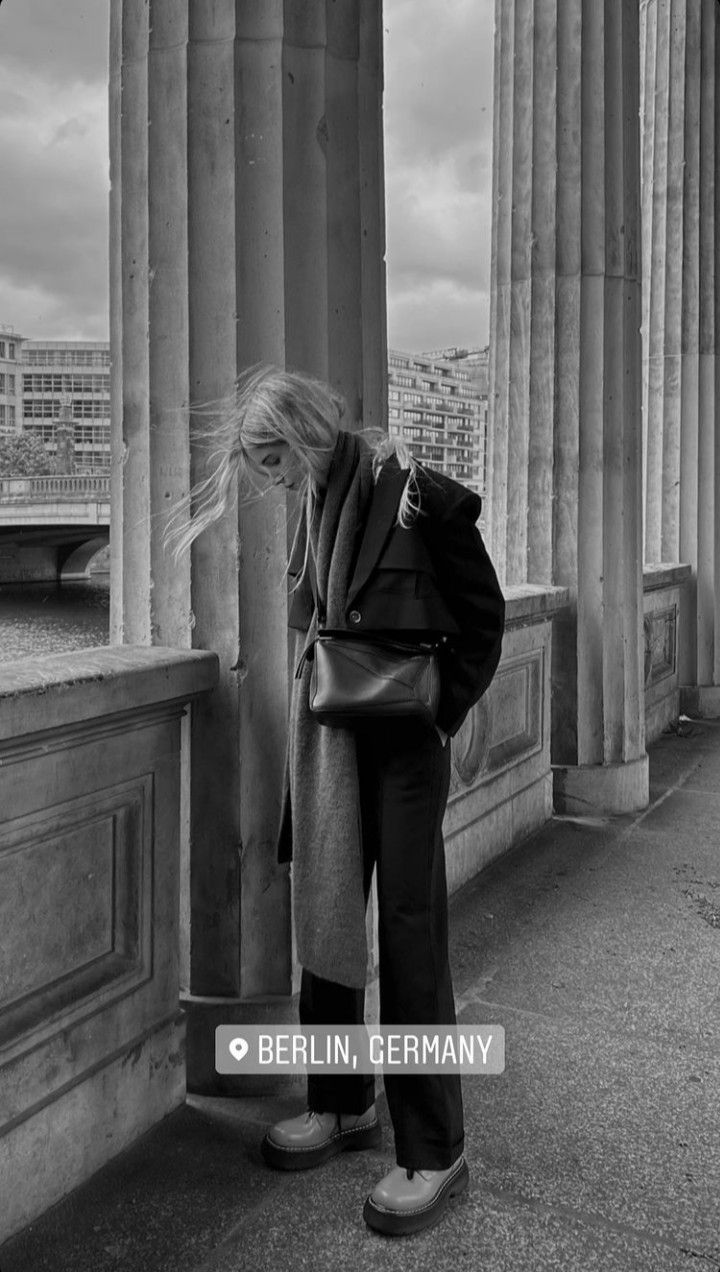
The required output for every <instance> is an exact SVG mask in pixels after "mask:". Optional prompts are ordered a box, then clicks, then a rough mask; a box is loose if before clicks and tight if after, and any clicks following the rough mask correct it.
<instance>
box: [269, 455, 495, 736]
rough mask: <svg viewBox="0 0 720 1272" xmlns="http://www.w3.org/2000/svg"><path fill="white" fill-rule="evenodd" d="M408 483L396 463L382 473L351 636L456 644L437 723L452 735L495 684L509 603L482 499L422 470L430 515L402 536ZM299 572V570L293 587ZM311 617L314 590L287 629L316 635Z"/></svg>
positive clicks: (355, 585) (363, 541)
mask: <svg viewBox="0 0 720 1272" xmlns="http://www.w3.org/2000/svg"><path fill="white" fill-rule="evenodd" d="M406 479H407V472H406V471H403V470H402V469H401V468H400V466H399V464H398V462H397V459H396V458H395V457H394V456H393V457H392V458H391V459H389V460H388V461H387V462H386V463H385V464H384V465H383V468H382V471H381V472H380V475H379V477H378V480H377V483H376V485H375V488H374V491H373V496H372V500H371V504H370V510H369V513H368V516H367V519H366V521H365V525H364V527H363V528H361V531H360V542H359V544H358V546H357V550H356V555H355V564H354V569H353V574H352V580H351V583H350V588H349V591H348V599H347V605H346V607H345V614H344V619H345V626H347V628H348V629H349V630H352V631H354V632H363V631H365V632H368V633H369V632H374V631H384V632H392V633H394V634H398V633H402V634H403V635H404V636H408V637H411V636H413V635H414V636H416V637H420V638H427V637H428V636H446V637H447V641H446V642H445V643H444V644H443V646H442V652H441V655H440V680H441V695H440V705H439V709H438V715H437V723H438V725H439V727H440V728H441V729H443V730H444V732H445V733H448V734H450V735H452V734H454V733H457V731H458V729H459V728H460V726H461V724H462V722H463V720H464V719H465V717H466V715H467V714H468V712H469V711H470V708H471V707H472V706H473V704H474V703H476V702H477V701H478V699H479V698H480V697H482V695H483V693H484V692H485V690H486V689H487V688H488V685H489V684H490V681H491V680H492V678H493V675H494V674H495V670H496V668H497V665H498V662H499V661H500V650H501V644H502V634H503V628H504V621H505V602H504V600H503V596H502V592H501V591H500V586H499V584H498V581H497V576H496V574H495V570H494V569H493V566H492V563H491V561H490V558H489V556H488V554H487V551H486V550H485V545H484V544H483V541H482V537H481V535H480V532H479V530H478V529H477V526H476V524H475V522H476V521H477V518H478V517H479V516H480V509H481V506H482V501H481V499H480V496H479V495H476V494H474V493H473V492H472V491H470V490H468V489H467V488H466V487H465V486H461V485H460V483H459V482H456V481H453V480H452V478H451V477H446V476H445V475H444V474H443V473H438V472H435V471H434V470H433V469H429V468H424V467H423V468H419V469H418V486H419V490H420V506H421V509H422V512H421V514H420V516H419V517H417V518H416V520H415V523H414V525H413V526H411V527H410V528H409V529H403V527H401V526H398V525H397V524H396V521H397V512H398V506H399V503H400V497H401V495H402V491H403V487H404V485H405V481H406ZM299 568H300V563H298V562H291V566H290V574H291V577H292V574H293V572H295V573H297V572H298V571H299ZM312 613H313V595H312V589H311V586H310V582H309V580H306V581H304V583H303V584H302V585H301V586H300V587H299V588H298V589H297V590H296V591H295V592H294V593H293V595H292V600H291V605H290V613H289V616H288V623H289V625H290V626H291V627H295V628H298V629H299V630H301V631H307V628H308V627H309V625H310V621H311V618H312Z"/></svg>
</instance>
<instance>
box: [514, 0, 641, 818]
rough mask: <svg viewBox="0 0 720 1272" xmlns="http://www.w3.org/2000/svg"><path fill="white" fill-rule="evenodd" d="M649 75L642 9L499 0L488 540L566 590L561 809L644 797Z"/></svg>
mask: <svg viewBox="0 0 720 1272" xmlns="http://www.w3.org/2000/svg"><path fill="white" fill-rule="evenodd" d="M638 89H639V59H638V11H637V8H636V7H635V6H633V5H628V4H626V3H623V0H600V2H599V3H597V4H590V3H587V2H583V0H568V3H563V4H559V3H558V2H557V0H498V3H497V8H496V60H495V160H494V205H493V206H494V216H495V226H494V234H493V262H492V318H491V339H492V338H493V337H494V341H495V347H494V349H493V352H492V357H491V384H490V409H491V429H492V435H493V453H494V456H493V496H492V503H493V529H492V543H493V551H494V555H495V557H496V559H497V560H498V563H499V566H500V570H501V573H502V574H503V575H504V579H505V581H506V583H508V584H521V583H542V584H552V585H559V586H566V587H568V588H569V589H570V595H571V606H570V609H569V611H568V614H567V617H566V619H565V620H564V621H560V622H558V623H557V624H556V627H555V659H554V694H553V763H554V771H555V794H556V805H557V807H558V809H559V810H576V811H577V810H583V811H590V810H598V809H604V810H611V811H623V810H628V809H631V808H639V807H643V806H644V804H645V803H646V802H647V798H648V779H647V756H646V753H645V739H644V695H643V682H642V675H641V667H642V660H641V634H642V575H641V438H642V428H641V395H640V389H641V354H640V275H639V264H640V261H639V257H640V238H639V235H640V218H639V185H640V153H639V129H638V109H639V101H638Z"/></svg>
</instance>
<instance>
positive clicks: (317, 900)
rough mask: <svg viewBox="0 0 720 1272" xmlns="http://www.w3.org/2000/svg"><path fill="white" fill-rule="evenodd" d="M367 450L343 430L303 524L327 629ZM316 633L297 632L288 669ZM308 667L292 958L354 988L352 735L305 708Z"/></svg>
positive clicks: (297, 717)
mask: <svg viewBox="0 0 720 1272" xmlns="http://www.w3.org/2000/svg"><path fill="white" fill-rule="evenodd" d="M372 489H373V478H372V452H371V450H370V447H369V446H368V445H367V443H366V442H365V441H364V440H363V439H362V438H359V437H358V436H357V435H356V434H354V433H347V432H344V431H341V432H340V433H339V435H338V439H337V444H336V446H335V451H334V454H333V459H332V463H331V466H330V471H329V475H328V486H327V490H326V493H325V501H324V503H323V505H322V508H321V510H320V514H319V517H318V518H316V520H315V524H314V526H313V527H312V528H311V531H310V533H311V540H312V541H313V546H314V549H315V552H314V555H315V561H316V572H317V588H318V595H319V596H320V597H321V598H324V600H325V609H326V623H325V626H327V627H329V628H332V627H343V626H344V625H345V622H344V611H345V604H346V600H347V592H348V587H349V585H350V577H351V570H352V567H353V563H354V558H355V552H356V549H357V547H358V546H359V537H360V534H361V532H362V529H363V527H364V524H365V518H366V516H367V512H368V508H369V505H370V500H371V498H372ZM316 633H317V613H316V614H315V615H314V617H313V620H312V624H311V626H310V629H309V631H308V633H307V635H302V634H300V633H298V639H297V648H296V650H295V655H296V665H297V662H298V661H299V659H300V655H301V653H302V651H303V649H304V648H305V647H306V645H307V644H308V642H309V641H310V640H312V639H313V638H314V636H315V635H316ZM311 671H312V664H311V663H310V662H308V661H307V660H305V662H304V665H303V669H302V675H301V678H299V679H297V678H296V679H295V680H294V681H293V688H292V698H291V705H290V728H289V739H288V760H289V776H290V802H291V808H292V841H293V876H292V882H293V917H294V923H295V940H296V948H297V953H298V958H299V960H300V963H301V964H302V966H303V967H305V968H307V970H308V971H310V972H313V973H314V975H316V976H320V977H322V978H323V979H325V980H329V981H335V982H337V983H338V984H340V985H348V986H350V987H352V988H361V987H363V986H364V985H365V980H366V976H367V941H366V935H365V897H364V893H363V852H362V828H361V821H360V792H359V785H358V773H357V756H356V750H355V736H354V734H353V732H352V731H351V730H350V729H335V728H328V727H327V726H324V725H321V724H318V722H317V720H316V719H315V717H314V716H313V715H312V714H311V712H310V707H309V685H310V675H311Z"/></svg>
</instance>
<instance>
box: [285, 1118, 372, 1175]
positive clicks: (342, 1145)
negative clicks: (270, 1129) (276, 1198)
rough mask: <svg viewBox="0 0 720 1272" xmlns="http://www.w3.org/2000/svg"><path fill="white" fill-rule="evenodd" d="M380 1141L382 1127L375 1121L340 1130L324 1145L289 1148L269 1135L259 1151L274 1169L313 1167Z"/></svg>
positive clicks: (309, 1168)
mask: <svg viewBox="0 0 720 1272" xmlns="http://www.w3.org/2000/svg"><path fill="white" fill-rule="evenodd" d="M381 1143H382V1127H381V1126H380V1123H379V1122H378V1121H375V1122H370V1124H369V1125H368V1126H361V1127H358V1128H354V1127H352V1128H349V1129H348V1130H346V1131H337V1132H336V1133H335V1134H334V1135H331V1136H330V1139H327V1140H323V1142H322V1144H316V1145H315V1146H314V1147H313V1148H288V1147H286V1146H283V1145H282V1144H276V1143H275V1141H274V1140H272V1139H270V1135H269V1134H267V1135H266V1136H265V1138H264V1140H263V1142H262V1144H261V1145H260V1151H261V1152H262V1155H263V1157H264V1159H265V1161H266V1162H267V1164H268V1166H272V1167H273V1169H274V1170H311V1169H312V1168H313V1167H314V1166H322V1164H323V1162H327V1161H329V1160H330V1158H331V1157H337V1156H338V1155H339V1154H340V1153H359V1152H362V1151H363V1149H367V1148H380V1145H381Z"/></svg>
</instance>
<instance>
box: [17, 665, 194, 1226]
mask: <svg viewBox="0 0 720 1272" xmlns="http://www.w3.org/2000/svg"><path fill="white" fill-rule="evenodd" d="M217 674H218V660H217V657H216V655H215V654H211V653H204V652H201V651H183V650H172V649H162V648H153V649H149V648H137V647H133V646H117V647H110V648H102V649H84V650H80V651H76V652H73V653H65V654H56V655H51V656H48V657H44V658H32V659H27V660H24V661H21V662H15V663H6V664H4V665H3V666H2V667H1V668H0V1139H1V1141H2V1152H0V1196H1V1197H2V1199H3V1201H2V1208H1V1209H0V1242H2V1241H3V1240H5V1239H6V1238H7V1237H9V1236H10V1235H12V1234H13V1233H14V1232H16V1231H18V1230H19V1229H20V1228H22V1227H24V1226H25V1225H26V1224H28V1223H30V1222H32V1220H33V1219H35V1218H36V1217H37V1216H38V1215H39V1214H40V1213H41V1212H42V1211H44V1210H45V1209H47V1207H48V1206H51V1205H52V1204H53V1203H54V1202H56V1201H57V1200H58V1199H59V1198H60V1197H61V1196H63V1195H64V1194H65V1193H66V1192H68V1191H69V1190H70V1189H72V1188H74V1187H75V1186H76V1185H77V1184H79V1183H80V1182H81V1181H82V1180H84V1179H86V1178H88V1176H90V1175H91V1174H92V1173H93V1172H94V1171H96V1170H97V1169H98V1168H99V1167H100V1166H102V1165H103V1164H104V1163H105V1162H106V1161H107V1160H108V1159H109V1158H110V1157H112V1156H113V1155H114V1154H116V1153H117V1152H119V1151H120V1150H121V1149H122V1148H124V1147H125V1146H126V1145H127V1144H128V1143H130V1142H131V1141H132V1140H133V1139H135V1138H137V1136H139V1135H141V1134H143V1133H144V1132H145V1131H146V1130H147V1129H148V1127H149V1126H151V1125H152V1124H153V1123H154V1122H156V1121H158V1120H159V1119H160V1118H162V1117H164V1116H165V1114H166V1113H168V1112H169V1111H170V1110H171V1109H172V1108H174V1107H175V1106H176V1105H177V1104H179V1103H181V1102H182V1100H183V1097H184V1091H185V1064H184V1037H185V1034H184V1019H183V1017H182V1016H181V1014H180V1012H179V1009H178V999H179V987H178V924H179V902H178V897H179V883H180V836H181V825H180V816H181V799H180V796H181V755H182V757H183V763H184V757H185V756H186V746H185V744H184V743H183V746H182V747H181V736H182V734H183V729H184V726H183V716H184V714H185V704H186V703H188V702H189V701H190V700H191V699H193V698H195V697H197V696H198V695H200V694H205V693H206V692H207V691H208V690H210V689H211V688H212V686H213V685H214V684H215V681H216V679H217ZM181 726H183V728H181Z"/></svg>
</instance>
